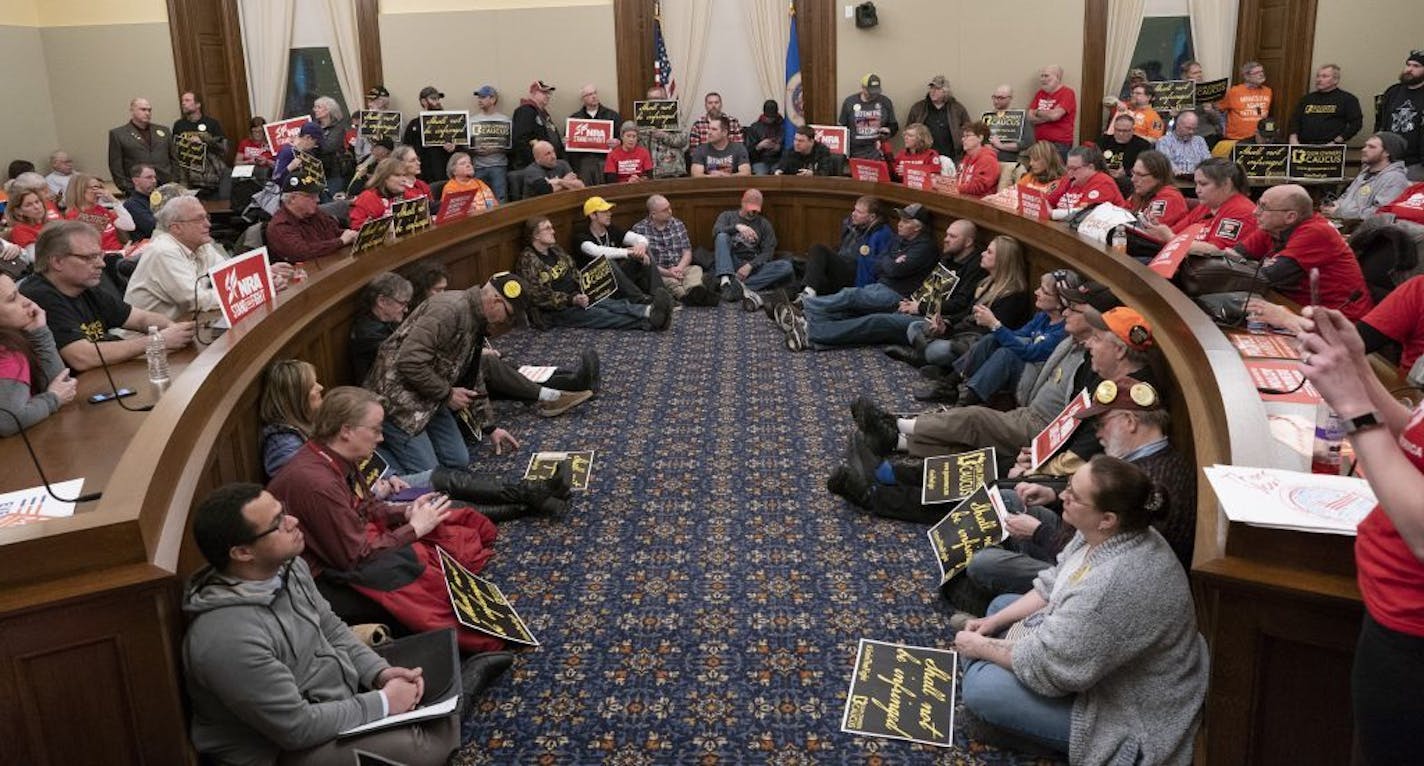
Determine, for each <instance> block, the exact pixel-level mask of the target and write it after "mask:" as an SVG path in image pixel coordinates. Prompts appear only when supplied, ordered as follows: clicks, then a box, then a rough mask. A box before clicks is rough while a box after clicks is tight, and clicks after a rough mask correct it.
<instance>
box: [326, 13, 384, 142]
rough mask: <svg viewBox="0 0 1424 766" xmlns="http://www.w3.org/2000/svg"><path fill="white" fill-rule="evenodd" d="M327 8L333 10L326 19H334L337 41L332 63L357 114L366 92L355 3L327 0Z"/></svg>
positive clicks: (333, 37)
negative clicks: (357, 32)
mask: <svg viewBox="0 0 1424 766" xmlns="http://www.w3.org/2000/svg"><path fill="white" fill-rule="evenodd" d="M326 7H327V8H329V9H330V12H329V13H328V14H327V17H328V18H330V19H331V31H332V39H334V40H335V41H336V45H334V46H332V48H331V64H332V66H333V67H335V69H336V80H337V82H339V83H341V92H342V94H343V95H345V97H346V104H347V106H348V108H350V109H352V110H353V111H354V110H356V109H360V108H362V107H364V106H365V105H366V102H365V101H364V100H363V95H364V94H365V92H366V89H365V88H363V87H362V86H361V43H360V41H359V40H358V38H357V34H356V4H355V3H353V2H351V0H326ZM371 84H372V85H375V83H371ZM347 116H348V117H349V116H350V115H347Z"/></svg>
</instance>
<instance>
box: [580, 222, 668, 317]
mask: <svg viewBox="0 0 1424 766" xmlns="http://www.w3.org/2000/svg"><path fill="white" fill-rule="evenodd" d="M613 208H614V205H613V203H611V202H608V201H607V200H605V199H603V198H602V197H589V198H588V199H586V200H584V202H583V215H584V218H585V219H587V220H586V223H585V224H584V225H583V226H577V227H575V228H574V237H573V252H572V253H570V255H572V256H573V257H574V263H575V264H577V265H578V267H579V269H580V270H583V269H585V268H587V267H588V265H589V264H590V263H592V262H593V259H595V258H597V257H599V256H603V257H605V258H607V259H608V260H609V261H611V262H612V264H613V278H614V281H615V282H616V283H617V284H618V294H619V295H621V296H622V297H624V298H626V299H628V300H629V301H632V302H633V303H650V302H652V299H653V298H652V296H653V294H654V293H656V292H657V291H658V290H660V289H662V279H661V278H660V277H659V275H658V269H657V266H655V265H654V264H653V259H652V256H650V255H649V254H648V238H647V237H645V236H643V235H642V234H639V233H637V232H635V231H627V230H625V229H624V228H623V227H622V226H619V225H618V224H616V223H614V222H613Z"/></svg>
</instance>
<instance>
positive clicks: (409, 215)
mask: <svg viewBox="0 0 1424 766" xmlns="http://www.w3.org/2000/svg"><path fill="white" fill-rule="evenodd" d="M428 228H430V200H429V199H428V198H426V197H424V196H420V197H416V198H415V199H401V200H396V201H395V202H392V203H391V231H392V232H394V233H395V235H396V239H397V240H401V239H405V238H406V237H409V236H410V235H412V234H418V233H420V232H422V231H425V230H426V229H428Z"/></svg>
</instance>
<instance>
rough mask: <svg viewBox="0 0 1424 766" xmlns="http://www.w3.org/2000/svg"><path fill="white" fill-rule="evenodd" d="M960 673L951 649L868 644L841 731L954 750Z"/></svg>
mask: <svg viewBox="0 0 1424 766" xmlns="http://www.w3.org/2000/svg"><path fill="white" fill-rule="evenodd" d="M956 667H958V665H957V655H956V654H955V653H954V652H953V651H950V650H948V649H930V648H929V647H924V646H909V645H907V644H890V643H886V642H884V641H872V640H870V639H868V638H862V639H861V640H860V646H859V648H858V649H857V650H856V653H855V672H854V674H853V675H852V676H851V679H850V690H849V691H847V692H846V706H845V712H844V713H843V714H842V715H841V731H844V732H847V733H850V734H867V735H870V736H872V737H888V738H891V739H907V740H909V741H911V742H921V743H924V744H926V745H935V746H938V747H952V746H953V745H954V684H955V681H954V678H955V672H954V671H955V668H956Z"/></svg>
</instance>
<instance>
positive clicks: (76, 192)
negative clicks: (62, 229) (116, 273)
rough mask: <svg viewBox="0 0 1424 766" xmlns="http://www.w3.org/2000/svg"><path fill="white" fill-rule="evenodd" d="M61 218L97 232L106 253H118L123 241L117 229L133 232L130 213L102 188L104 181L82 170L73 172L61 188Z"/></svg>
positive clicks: (100, 244)
mask: <svg viewBox="0 0 1424 766" xmlns="http://www.w3.org/2000/svg"><path fill="white" fill-rule="evenodd" d="M64 208H65V213H64V217H65V218H68V219H69V220H71V221H83V222H84V223H87V224H89V225H90V226H93V227H94V229H95V230H97V231H98V232H99V246H100V247H101V248H103V249H104V252H106V253H112V252H119V251H122V250H123V249H124V243H123V242H122V241H120V240H119V232H121V231H133V230H134V220H133V216H131V215H129V211H128V209H127V208H125V207H124V206H123V205H120V204H119V203H118V202H116V201H115V200H114V198H113V197H112V196H110V195H109V190H108V189H106V188H104V182H103V181H100V180H99V179H97V178H95V177H94V176H91V175H88V174H85V173H75V174H74V177H73V178H71V179H70V180H69V186H68V187H66V188H65V190H64Z"/></svg>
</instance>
